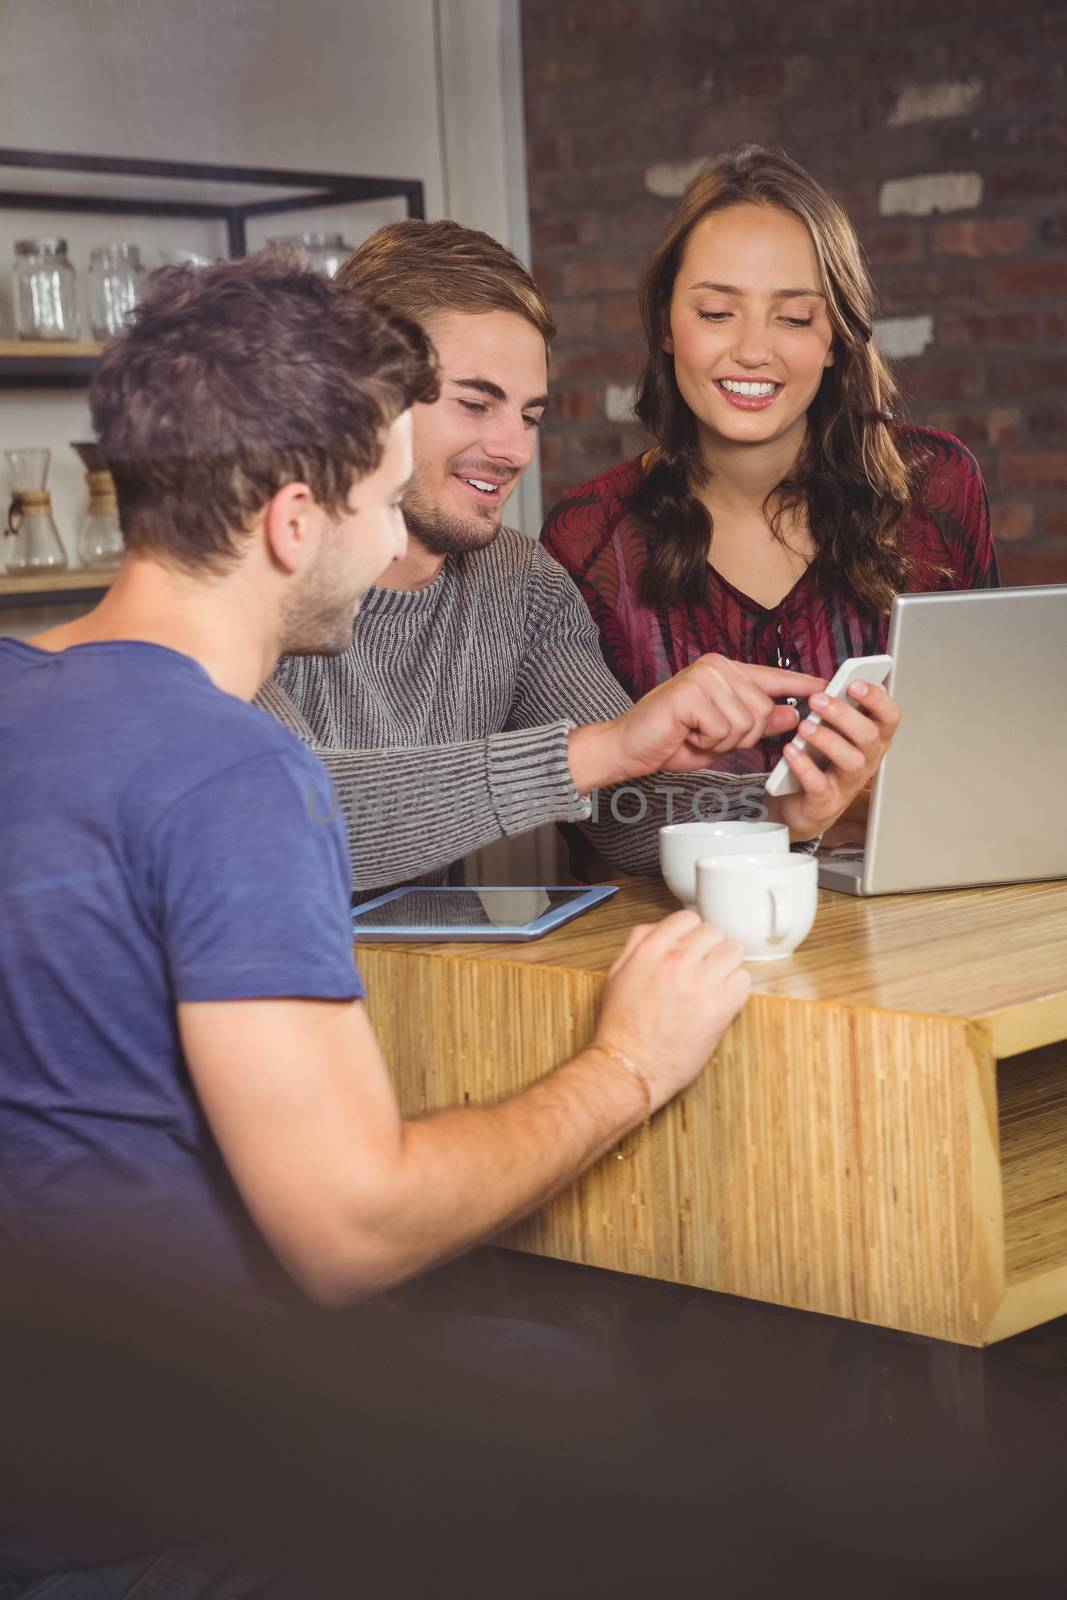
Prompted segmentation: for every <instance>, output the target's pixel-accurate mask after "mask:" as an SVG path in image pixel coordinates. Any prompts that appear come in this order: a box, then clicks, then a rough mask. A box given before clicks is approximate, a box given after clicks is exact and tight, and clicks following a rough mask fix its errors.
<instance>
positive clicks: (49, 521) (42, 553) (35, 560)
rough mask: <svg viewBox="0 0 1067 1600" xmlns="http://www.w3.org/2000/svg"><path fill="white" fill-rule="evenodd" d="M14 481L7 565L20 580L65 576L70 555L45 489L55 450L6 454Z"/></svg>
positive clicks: (5, 553) (5, 549) (5, 548)
mask: <svg viewBox="0 0 1067 1600" xmlns="http://www.w3.org/2000/svg"><path fill="white" fill-rule="evenodd" d="M4 456H5V458H6V460H7V470H8V475H9V476H10V479H11V504H10V505H9V506H8V509H7V526H6V527H5V529H4V539H3V565H4V566H5V567H6V569H7V571H8V572H10V573H11V574H12V575H13V576H14V577H16V578H30V577H41V576H42V575H43V574H46V573H49V572H63V571H64V570H65V569H66V565H67V552H66V551H65V550H64V548H63V541H62V539H61V538H60V537H59V529H58V528H57V527H56V524H55V518H54V517H53V516H52V496H51V494H50V493H49V492H48V490H47V489H46V488H45V484H46V483H47V482H48V468H49V464H50V463H51V460H52V452H51V450H39V449H35V450H5V451H4Z"/></svg>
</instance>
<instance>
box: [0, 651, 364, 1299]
mask: <svg viewBox="0 0 1067 1600" xmlns="http://www.w3.org/2000/svg"><path fill="white" fill-rule="evenodd" d="M350 884H351V876H350V872H349V862H348V852H347V847H346V843H345V838H344V831H343V826H342V824H341V821H340V819H339V817H338V816H337V814H336V809H335V807H334V805H333V802H332V798H331V792H330V780H329V778H328V776H327V774H326V772H325V770H324V768H323V767H322V766H321V765H320V763H319V762H318V761H317V760H316V758H315V757H314V756H313V755H312V754H311V753H310V752H309V751H308V750H306V749H305V748H304V746H303V745H301V744H300V742H299V740H297V739H296V738H294V737H293V735H291V734H290V733H288V732H286V731H285V730H284V729H283V728H281V727H280V726H279V725H278V724H277V723H275V722H274V721H273V720H272V719H271V718H270V717H269V716H267V715H266V714H265V713H264V712H261V711H259V710H257V709H256V708H255V707H253V706H250V705H247V704H246V703H245V702H244V701H241V700H237V699H235V698H234V697H233V696H232V695H228V694H224V693H223V692H222V691H221V690H219V689H217V688H216V687H215V685H214V684H213V683H212V682H211V680H210V679H209V678H208V676H207V674H206V673H205V672H204V671H203V670H202V668H201V667H199V666H198V665H197V663H196V662H194V661H193V660H191V659H190V657H188V656H184V655H180V654H178V653H177V652H175V651H173V650H167V649H164V648H162V647H161V646H158V645H152V644H140V643H134V642H127V641H112V642H108V643H101V644H85V645H77V646H74V647H73V648H71V649H68V650H65V651H62V652H60V653H49V652H47V651H43V650H39V649H37V648H36V647H34V646H31V645H27V644H24V643H20V642H18V641H16V640H13V639H0V1243H2V1244H4V1245H6V1246H8V1247H14V1248H15V1249H23V1248H25V1249H30V1250H35V1249H38V1248H40V1247H42V1246H44V1247H47V1248H56V1247H58V1248H60V1249H64V1250H70V1251H73V1252H75V1253H76V1254H77V1255H78V1256H79V1257H80V1258H82V1259H87V1258H89V1259H91V1257H92V1256H93V1255H94V1254H96V1253H98V1252H101V1251H102V1252H104V1253H105V1254H109V1255H111V1256H114V1257H117V1258H118V1260H120V1261H125V1262H128V1263H129V1262H136V1261H137V1260H138V1258H141V1257H143V1259H144V1260H145V1262H146V1263H150V1264H151V1266H152V1267H153V1269H154V1270H159V1271H162V1272H165V1273H184V1274H187V1275H188V1274H192V1275H194V1276H195V1277H196V1278H197V1279H198V1280H200V1281H203V1282H204V1283H213V1284H215V1285H216V1286H218V1287H223V1288H227V1287H235V1288H243V1287H249V1286H252V1285H255V1286H256V1287H258V1288H262V1289H268V1290H273V1291H283V1290H284V1289H285V1288H286V1287H287V1285H288V1280H287V1279H286V1278H285V1276H284V1274H283V1273H282V1270H281V1268H280V1267H278V1265H277V1264H276V1262H275V1261H274V1258H273V1256H272V1255H271V1253H270V1251H269V1249H268V1248H267V1246H266V1244H265V1242H264V1241H263V1239H262V1238H261V1236H260V1235H259V1234H258V1232H257V1230H256V1229H255V1227H254V1225H253V1223H252V1221H251V1218H250V1217H249V1216H248V1213H247V1212H246V1210H245V1208H244V1206H243V1204H242V1203H241V1201H240V1198H239V1196H238V1195H237V1192H236V1189H235V1187H234V1184H233V1183H232V1181H231V1179H230V1177H229V1174H228V1172H227V1170H226V1167H225V1165H224V1163H223V1161H222V1158H221V1155H220V1154H219V1151H218V1148H217V1146H216V1144H215V1141H214V1139H213V1138H212V1135H211V1132H210V1129H209V1127H208V1125H207V1122H206V1119H205V1117H204V1115H203V1113H202V1111H201V1109H200V1106H199V1103H198V1101H197V1098H196V1095H195V1092H194V1090H193V1086H192V1083H191V1081H190V1077H189V1072H188V1068H187V1066H186V1064H185V1061H184V1059H183V1056H182V1050H181V1044H180V1041H179V1036H178V1029H177V1020H176V1010H175V1007H176V1005H177V1003H178V1002H181V1001H196V1000H246V999H262V998H268V997H279V996H307V997H314V998H317V999H330V1000H350V999H352V998H355V997H357V996H360V995H361V994H362V993H363V989H362V985H361V983H360V981H359V977H358V974H357V972H356V969H355V964H354V960H353V954H352V928H351V916H350V909H349V896H350Z"/></svg>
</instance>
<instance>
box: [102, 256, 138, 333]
mask: <svg viewBox="0 0 1067 1600" xmlns="http://www.w3.org/2000/svg"><path fill="white" fill-rule="evenodd" d="M144 277H145V270H144V265H143V263H142V261H141V252H140V249H139V248H138V246H137V245H135V244H102V245H98V246H97V248H96V249H95V250H91V251H90V252H89V289H88V299H89V326H90V328H91V329H92V331H93V338H94V339H113V338H114V337H115V335H116V334H117V333H121V332H122V330H123V328H124V327H125V326H126V318H127V317H128V316H129V314H130V312H131V311H132V310H133V308H134V306H135V305H137V303H138V301H139V300H140V298H141V294H142V290H143V285H144Z"/></svg>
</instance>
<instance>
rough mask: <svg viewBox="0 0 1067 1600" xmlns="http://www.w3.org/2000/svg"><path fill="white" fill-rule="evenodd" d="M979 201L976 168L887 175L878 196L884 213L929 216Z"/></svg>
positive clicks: (971, 206) (977, 203)
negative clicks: (922, 173) (892, 176)
mask: <svg viewBox="0 0 1067 1600" xmlns="http://www.w3.org/2000/svg"><path fill="white" fill-rule="evenodd" d="M981 203H982V176H981V173H978V172H930V173H926V174H925V175H924V176H922V177H919V178H890V179H889V180H888V181H887V182H886V183H883V185H882V188H881V192H880V194H879V196H878V210H879V211H880V212H881V214H882V216H883V217H899V216H906V217H928V216H929V215H930V213H931V212H933V211H970V210H971V209H972V208H973V207H974V206H978V205H981Z"/></svg>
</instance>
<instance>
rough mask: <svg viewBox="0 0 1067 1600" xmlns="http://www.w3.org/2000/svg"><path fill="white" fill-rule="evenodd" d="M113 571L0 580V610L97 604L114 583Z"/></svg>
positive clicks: (0, 578) (60, 573) (57, 573)
mask: <svg viewBox="0 0 1067 1600" xmlns="http://www.w3.org/2000/svg"><path fill="white" fill-rule="evenodd" d="M114 578H115V573H114V571H99V572H86V571H77V572H53V573H49V574H48V575H47V576H44V577H40V578H11V577H7V576H4V577H0V610H3V609H8V608H10V607H13V606H56V605H62V604H63V603H64V602H65V601H68V600H70V601H81V602H82V603H85V602H86V601H90V600H99V599H101V598H102V596H103V595H105V594H106V593H107V591H108V589H109V588H110V587H111V584H112V582H113V581H114Z"/></svg>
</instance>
